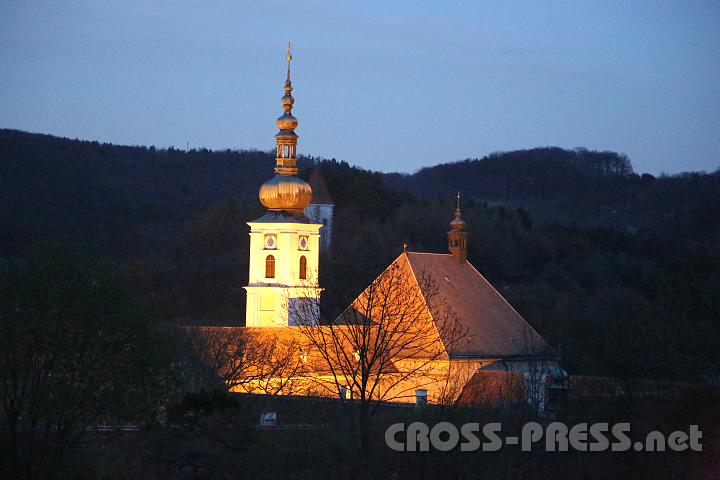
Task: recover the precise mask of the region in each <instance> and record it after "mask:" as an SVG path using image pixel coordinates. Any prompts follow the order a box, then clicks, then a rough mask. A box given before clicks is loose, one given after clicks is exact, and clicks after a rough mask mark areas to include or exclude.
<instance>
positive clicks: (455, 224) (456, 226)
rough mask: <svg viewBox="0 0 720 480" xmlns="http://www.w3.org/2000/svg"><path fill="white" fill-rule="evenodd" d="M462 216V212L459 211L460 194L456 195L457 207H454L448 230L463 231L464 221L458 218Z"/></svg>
mask: <svg viewBox="0 0 720 480" xmlns="http://www.w3.org/2000/svg"><path fill="white" fill-rule="evenodd" d="M460 215H462V212H461V211H460V192H458V194H457V206H456V207H455V218H454V219H453V221H452V222H450V228H452V229H453V230H463V229H465V221H464V220H463V219H462V217H461V216H460Z"/></svg>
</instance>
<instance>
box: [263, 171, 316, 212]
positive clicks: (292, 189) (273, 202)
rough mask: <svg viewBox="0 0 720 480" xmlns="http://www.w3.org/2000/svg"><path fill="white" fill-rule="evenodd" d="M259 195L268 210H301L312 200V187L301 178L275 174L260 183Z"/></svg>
mask: <svg viewBox="0 0 720 480" xmlns="http://www.w3.org/2000/svg"><path fill="white" fill-rule="evenodd" d="M259 197H260V203H262V204H263V205H264V206H265V207H266V208H268V209H269V210H287V211H290V212H301V211H302V210H303V209H304V208H305V207H306V206H307V205H308V204H309V203H310V202H311V201H312V188H310V185H309V184H308V183H307V182H306V181H305V180H303V179H301V178H298V177H295V176H291V175H290V176H288V175H280V174H276V175H275V176H274V177H273V178H271V179H270V180H268V181H267V182H265V183H263V184H262V186H261V187H260V194H259Z"/></svg>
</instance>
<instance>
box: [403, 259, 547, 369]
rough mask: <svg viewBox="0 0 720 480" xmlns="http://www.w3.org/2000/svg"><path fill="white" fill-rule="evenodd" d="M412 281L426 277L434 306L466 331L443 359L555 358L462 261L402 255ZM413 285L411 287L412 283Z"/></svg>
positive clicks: (508, 305)
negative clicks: (444, 307) (445, 309)
mask: <svg viewBox="0 0 720 480" xmlns="http://www.w3.org/2000/svg"><path fill="white" fill-rule="evenodd" d="M403 257H405V258H406V259H407V261H408V262H409V265H410V267H411V270H412V272H413V274H414V275H415V277H416V279H417V278H418V276H419V275H421V274H423V272H424V274H426V275H429V276H430V277H431V278H432V279H433V281H434V282H436V283H437V286H438V290H439V292H438V297H439V298H438V300H439V301H440V302H443V303H447V304H448V305H450V306H451V307H452V308H453V310H454V311H455V313H456V314H457V315H458V317H459V320H460V322H461V323H462V325H463V327H464V328H465V329H466V330H467V333H468V336H469V338H468V341H467V342H466V343H465V344H464V345H461V346H458V347H457V348H454V349H452V351H449V352H448V353H449V354H450V355H451V356H467V357H495V358H506V357H527V356H533V357H534V356H547V357H554V356H555V355H556V354H555V352H554V350H553V349H552V348H550V346H549V345H548V344H547V343H546V342H545V340H543V338H542V337H541V336H540V335H539V334H538V333H537V332H536V331H535V330H534V329H533V328H532V327H531V326H530V325H529V324H528V323H527V322H526V321H525V319H523V318H522V317H521V316H520V314H519V313H518V312H517V311H515V309H514V308H513V307H512V306H511V305H510V304H509V303H508V302H507V300H505V298H503V296H502V295H500V293H499V292H498V291H497V290H495V288H493V286H492V285H491V284H490V282H488V281H487V280H486V279H485V277H483V276H482V275H481V274H480V272H478V271H477V270H476V269H475V268H474V267H473V266H472V265H471V264H470V262H468V261H465V262H462V263H458V262H457V261H456V260H455V259H454V258H453V256H452V255H451V254H437V253H416V252H407V253H402V254H401V255H400V257H398V259H396V260H395V261H396V262H397V261H399V260H401V259H403ZM415 283H417V282H415Z"/></svg>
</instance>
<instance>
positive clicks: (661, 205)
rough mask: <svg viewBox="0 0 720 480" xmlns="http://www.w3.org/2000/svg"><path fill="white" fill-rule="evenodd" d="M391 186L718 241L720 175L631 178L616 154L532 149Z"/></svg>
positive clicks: (564, 219) (430, 170)
mask: <svg viewBox="0 0 720 480" xmlns="http://www.w3.org/2000/svg"><path fill="white" fill-rule="evenodd" d="M385 180H386V182H387V184H388V185H389V186H391V187H393V188H395V189H397V190H400V191H406V192H409V193H411V194H413V195H417V196H442V197H446V198H450V197H452V195H454V193H455V192H456V191H461V192H463V194H464V196H465V198H469V199H473V200H476V201H484V202H489V203H492V204H501V205H505V206H510V207H522V208H524V209H526V210H528V211H529V212H530V213H531V214H532V216H533V218H534V219H535V220H536V221H541V222H547V223H554V222H558V223H577V224H581V225H604V226H611V227H614V228H617V229H620V230H624V231H629V232H636V231H638V230H641V229H651V230H654V231H656V232H659V233H672V234H677V233H678V230H681V232H680V233H681V234H682V235H685V236H689V235H701V236H712V235H720V231H718V230H717V225H718V224H720V194H719V192H720V174H719V173H718V172H715V173H714V174H710V175H708V174H705V173H702V172H701V173H683V174H679V175H673V176H661V177H657V178H656V177H654V176H653V175H649V174H642V175H639V174H637V173H634V172H633V168H632V165H631V162H630V160H629V159H628V158H627V157H626V156H625V155H622V154H618V153H615V152H608V151H603V152H596V151H589V150H586V149H582V148H578V149H576V150H563V149H560V148H552V147H546V148H534V149H530V150H517V151H512V152H500V153H494V154H491V155H488V156H486V157H484V158H482V159H472V160H471V159H467V160H464V161H459V162H454V163H445V164H441V165H436V166H434V167H427V168H423V169H421V170H419V171H418V172H416V173H414V174H412V175H404V174H397V173H392V174H387V175H385Z"/></svg>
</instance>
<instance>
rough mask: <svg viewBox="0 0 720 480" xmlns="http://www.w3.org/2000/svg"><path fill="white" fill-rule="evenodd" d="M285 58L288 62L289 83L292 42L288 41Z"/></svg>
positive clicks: (288, 80)
mask: <svg viewBox="0 0 720 480" xmlns="http://www.w3.org/2000/svg"><path fill="white" fill-rule="evenodd" d="M285 58H286V59H287V62H288V70H287V83H290V61H291V60H292V42H288V48H287V56H286V57H285Z"/></svg>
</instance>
